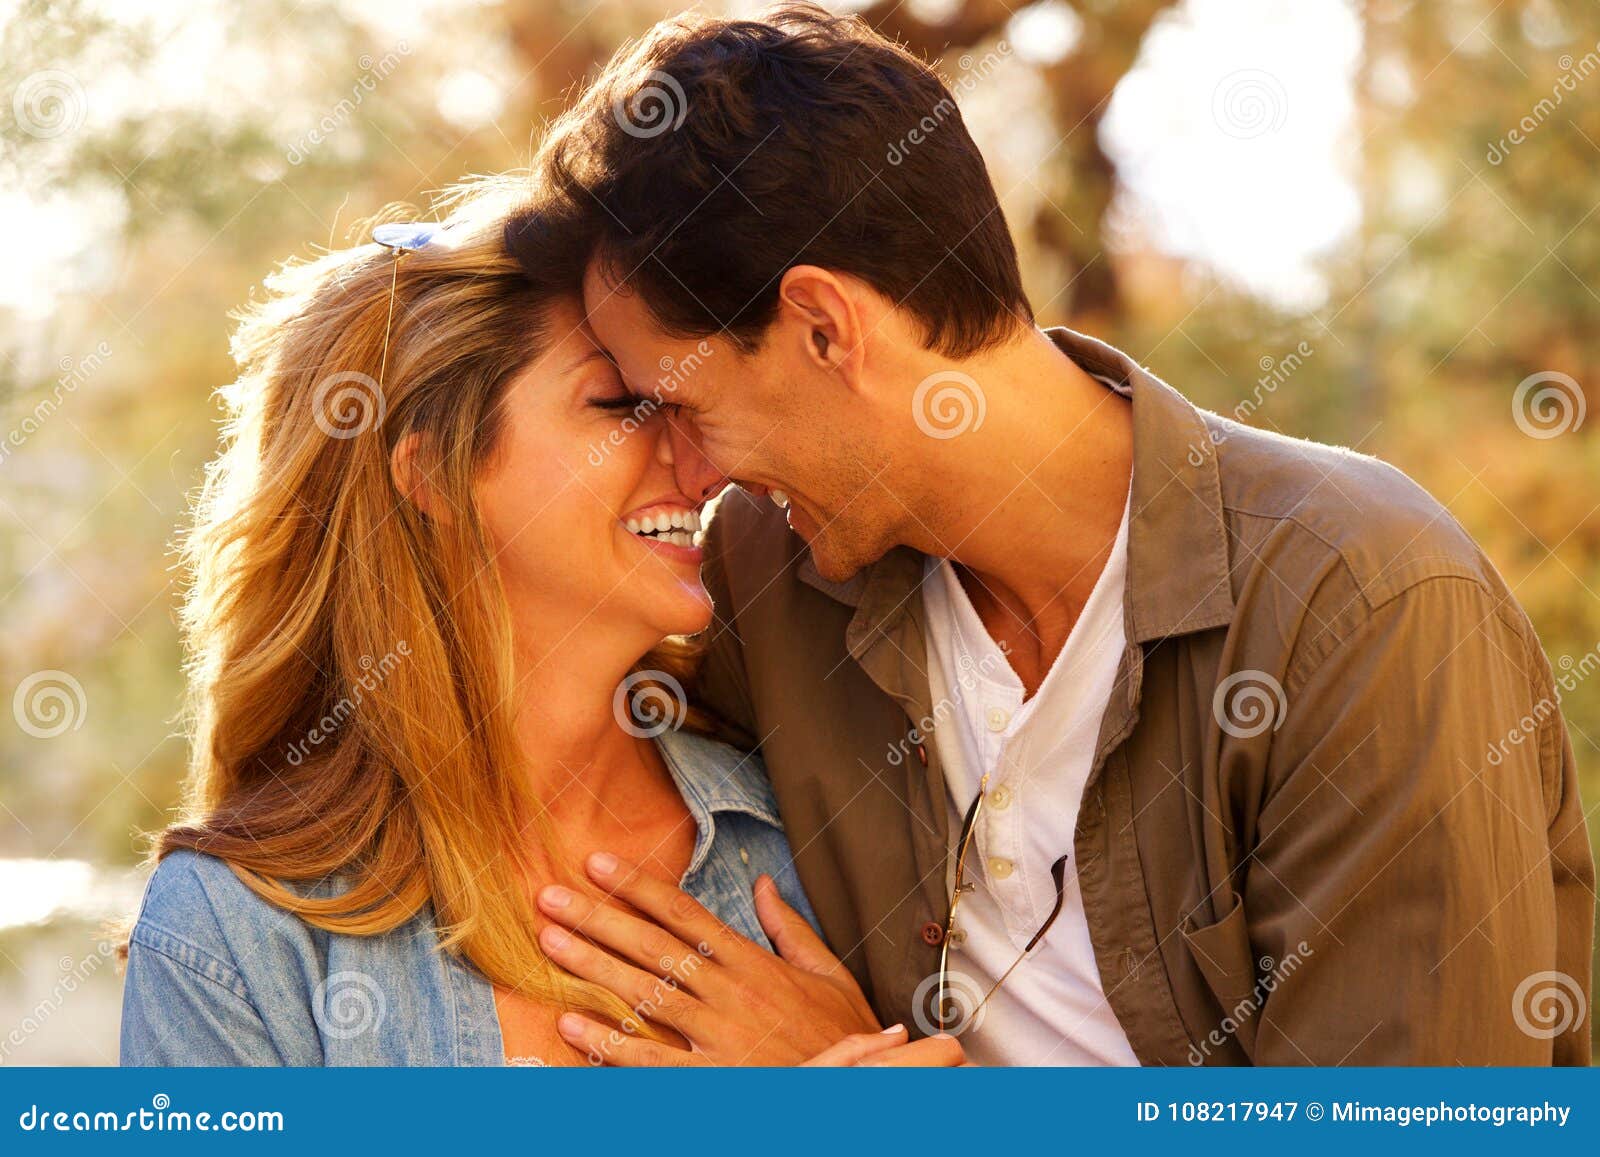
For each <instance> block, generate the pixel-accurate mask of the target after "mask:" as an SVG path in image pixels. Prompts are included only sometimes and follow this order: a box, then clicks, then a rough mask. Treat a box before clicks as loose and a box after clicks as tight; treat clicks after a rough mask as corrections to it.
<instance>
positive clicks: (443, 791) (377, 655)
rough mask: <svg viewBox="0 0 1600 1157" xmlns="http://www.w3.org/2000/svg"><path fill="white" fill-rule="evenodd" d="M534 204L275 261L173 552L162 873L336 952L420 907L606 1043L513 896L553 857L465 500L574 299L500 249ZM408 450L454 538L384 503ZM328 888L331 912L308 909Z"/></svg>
mask: <svg viewBox="0 0 1600 1157" xmlns="http://www.w3.org/2000/svg"><path fill="white" fill-rule="evenodd" d="M527 188H528V186H527V183H526V180H525V179H524V178H521V177H518V176H515V175H512V176H507V177H501V178H495V179H482V180H479V181H476V182H473V183H471V184H469V185H465V186H461V187H458V188H457V189H456V190H454V191H453V192H452V193H450V194H449V195H448V196H447V198H446V199H445V201H444V203H443V208H444V209H445V210H446V211H447V214H448V215H447V217H446V221H447V223H448V225H449V228H448V230H447V231H446V233H444V234H443V235H442V236H443V237H444V238H447V239H448V240H447V243H444V244H430V245H429V246H427V247H425V248H423V249H421V250H418V251H416V252H412V253H407V254H405V255H404V256H402V257H399V258H396V257H395V256H394V255H392V254H391V253H390V252H389V251H387V250H384V249H382V248H380V247H379V246H377V245H366V246H361V247H358V248H353V249H348V250H344V251H339V252H333V253H329V254H327V255H325V256H322V257H320V258H317V259H315V260H309V261H302V262H294V263H290V264H289V265H287V266H285V267H284V268H283V269H282V270H281V271H279V272H278V273H277V274H275V275H274V276H273V277H271V278H269V279H268V281H267V288H268V290H269V294H268V296H267V298H266V299H265V300H264V301H261V302H259V303H257V304H255V305H253V306H252V307H251V308H250V309H249V310H248V311H247V312H246V313H245V314H243V315H242V316H241V318H240V324H239V327H238V329H237V332H236V334H235V338H234V356H235V358H236V360H237V361H238V364H239V366H240V371H241V372H240V375H239V378H238V380H237V381H235V382H234V383H233V384H232V385H230V386H228V387H226V388H225V389H224V390H222V391H221V393H222V397H223V399H224V401H225V403H226V406H227V410H228V414H229V419H228V422H227V426H226V429H225V436H224V445H223V449H222V451H221V453H220V455H219V456H218V458H217V459H216V460H215V461H214V462H213V463H212V464H211V466H210V468H209V470H208V472H207V476H206V481H205V484H204V487H203V489H202V491H201V493H200V495H199V498H198V500H197V503H196V508H195V517H194V524H193V527H192V530H191V531H190V533H189V534H188V535H187V537H186V539H185V542H184V561H185V563H186V564H187V569H188V576H189V588H188V591H187V598H186V601H185V603H184V607H183V627H184V632H185V640H186V644H187V652H188V664H189V667H188V669H189V677H190V684H189V686H190V700H189V712H188V714H189V720H190V727H191V734H192V753H191V767H190V773H189V779H188V783H187V791H186V799H185V811H186V814H185V816H184V818H183V819H182V821H181V822H179V823H177V824H175V825H174V826H172V827H170V828H168V829H167V830H166V831H165V832H163V833H161V835H160V836H159V837H158V840H157V843H156V849H155V854H156V857H157V858H160V857H162V856H165V855H167V854H168V853H170V852H172V851H175V850H177V849H180V848H187V849H192V850H194V851H197V852H203V853H206V854H208V855H212V856H216V857H219V858H221V859H223V860H225V861H226V862H227V863H228V864H230V865H231V866H232V867H233V869H234V871H235V872H236V873H237V874H238V875H239V876H240V877H241V879H243V880H244V882H245V883H246V884H247V885H249V887H250V888H252V889H253V890H254V891H255V892H256V893H257V894H258V895H260V896H262V897H264V898H265V899H267V900H269V901H270V902H272V903H273V904H276V905H277V906H279V907H280V908H283V909H285V910H286V911H289V912H292V913H294V914H295V915H297V916H299V917H301V918H302V919H304V920H306V921H307V922H309V923H310V924H312V925H315V926H316V927H319V928H325V929H328V930H330V931H333V932H340V933H345V934H350V935H377V934H380V933H383V932H387V931H389V930H391V929H394V928H396V927H398V926H399V925H401V924H404V923H405V922H406V921H408V920H410V919H411V918H412V917H413V916H415V915H416V914H417V913H418V912H419V911H421V910H422V909H423V908H424V907H425V906H427V905H431V906H432V910H433V914H434V919H435V921H436V923H437V926H438V928H439V931H440V935H441V939H442V943H443V945H444V947H445V948H446V949H448V950H452V951H456V952H459V953H461V954H462V955H464V956H465V957H466V958H467V959H468V960H470V961H471V962H472V964H473V965H475V966H476V967H477V968H478V969H479V970H480V971H481V972H482V973H483V974H484V975H485V976H487V977H488V978H489V979H490V980H491V981H493V982H494V983H496V984H498V985H501V986H503V987H506V988H510V989H515V990H517V991H519V992H522V993H525V994H527V995H529V996H531V997H534V998H537V999H542V1000H546V1001H550V1002H553V1003H556V1004H559V1005H562V1006H565V1007H572V1008H580V1009H584V1010H588V1011H592V1012H596V1013H600V1014H602V1015H606V1016H609V1017H610V1018H612V1019H613V1020H622V1019H623V1018H625V1017H626V1016H627V1014H628V1009H627V1008H626V1007H625V1005H624V1004H623V1003H622V1002H621V1001H620V1000H618V999H617V998H615V997H613V996H611V995H610V994H609V993H606V992H605V991H604V990H601V989H599V988H597V987H595V986H592V985H588V984H586V983H584V982H581V981H579V980H577V979H576V978H574V977H572V976H570V975H568V974H566V973H564V972H561V971H560V970H558V969H557V968H556V967H555V966H554V965H553V964H551V962H550V961H549V960H548V959H547V958H546V957H545V956H544V954H543V953H542V952H541V951H540V949H539V946H538V941H537V939H536V936H535V923H534V907H533V903H532V898H531V897H532V891H533V881H534V880H535V879H536V878H538V877H540V876H542V877H543V878H542V879H540V880H539V882H541V883H542V882H544V881H546V880H548V879H549V874H550V872H551V870H552V868H555V869H557V870H561V865H562V864H563V863H564V857H563V856H562V855H561V854H560V852H559V849H558V846H557V844H556V834H555V833H554V832H553V831H550V830H549V829H548V825H547V824H546V823H544V822H542V820H541V808H540V801H538V800H537V799H533V798H530V797H531V795H532V792H531V790H530V787H529V782H528V777H527V775H526V773H525V765H524V762H523V756H522V753H521V751H520V750H519V748H518V745H517V743H516V740H515V739H514V734H513V730H512V726H511V715H510V709H511V705H512V703H513V696H514V675H513V663H512V654H513V649H512V631H511V621H510V617H509V614H508V611H507V607H506V601H505V597H504V594H503V592H502V590H501V587H500V583H499V580H498V575H497V571H496V568H495V567H494V565H493V559H492V554H491V550H490V547H489V544H488V542H487V541H486V538H485V534H484V531H483V529H482V526H481V524H480V522H479V519H478V517H477V515H476V512H475V510H474V506H473V502H472V492H471V485H472V480H473V477H474V474H475V472H476V471H477V469H478V468H479V467H480V466H481V465H482V464H483V463H484V462H485V461H486V460H488V459H489V458H490V457H491V455H492V454H493V453H494V452H495V442H496V433H497V426H498V421H497V403H498V400H499V398H500V397H501V395H502V393H503V391H504V388H505V386H506V384H507V381H508V379H510V378H511V377H512V376H514V375H515V373H516V372H517V371H518V370H520V369H521V368H523V367H524V366H525V365H527V364H528V363H529V362H530V361H531V360H532V359H533V358H534V357H535V356H536V355H537V354H538V352H539V351H540V349H541V347H542V346H543V345H544V344H545V343H546V342H547V341H549V340H550V338H551V335H550V334H549V333H548V325H547V316H548V307H549V305H550V304H551V303H552V302H553V301H554V300H555V299H556V298H557V297H558V296H559V295H561V294H562V293H566V292H570V289H569V288H568V287H567V286H566V285H565V284H561V285H558V284H556V283H554V282H552V283H551V284H539V283H537V281H536V280H534V279H532V278H530V277H529V276H528V274H526V273H525V272H524V269H523V266H522V265H520V264H519V263H518V261H517V260H516V259H515V258H513V257H512V256H511V255H510V254H509V253H508V252H507V250H506V245H505V241H504V237H503V228H504V224H505V221H506V219H507V215H508V214H509V212H510V211H511V210H512V209H513V208H514V207H516V205H517V204H518V203H519V199H520V197H521V196H522V195H524V194H525V193H526V190H527ZM397 262H398V264H397ZM391 291H392V302H391ZM386 335H387V341H386V340H385V338H386ZM380 378H381V387H380V384H379V380H380ZM413 433H415V434H418V435H420V436H421V437H420V439H419V444H421V445H423V446H425V447H427V452H426V463H427V467H426V469H427V475H428V481H429V483H430V484H431V487H432V489H433V491H434V493H435V494H436V496H437V497H438V498H439V500H441V501H442V502H444V503H447V504H448V509H449V510H450V511H451V512H452V515H453V516H452V517H449V518H430V517H427V516H425V515H424V514H423V513H421V512H419V510H418V509H417V508H416V507H415V506H414V505H413V504H412V503H411V502H410V501H408V500H407V499H406V498H405V497H404V496H403V495H401V494H400V492H399V491H398V490H397V488H396V487H395V485H394V483H393V481H392V478H391V470H390V461H391V453H392V451H393V450H394V447H395V445H396V443H397V442H398V441H399V440H400V439H401V438H403V437H405V436H406V435H408V434H413ZM692 665H693V654H692V648H691V647H690V646H689V645H688V644H687V643H686V642H684V641H681V640H678V641H669V643H668V644H666V645H663V647H661V648H660V649H658V650H657V651H655V652H652V654H650V655H649V656H647V657H646V660H645V662H644V663H642V664H641V667H648V668H651V669H653V670H657V671H665V672H667V673H669V674H671V675H673V677H675V678H677V679H679V680H680V682H682V683H688V682H689V678H690V675H691V673H692ZM536 850H542V851H543V852H544V854H543V855H539V856H536V854H535V852H536ZM329 878H337V880H338V882H339V884H340V885H341V888H342V890H340V891H338V893H337V894H336V895H331V896H330V895H328V894H327V889H321V890H316V891H315V892H313V890H311V889H308V888H307V887H305V886H304V885H307V884H310V883H312V882H315V881H323V880H327V879H329ZM565 882H567V883H569V884H571V885H573V886H575V887H580V888H581V887H586V885H585V883H584V882H583V881H582V880H581V879H568V880H566V881H565Z"/></svg>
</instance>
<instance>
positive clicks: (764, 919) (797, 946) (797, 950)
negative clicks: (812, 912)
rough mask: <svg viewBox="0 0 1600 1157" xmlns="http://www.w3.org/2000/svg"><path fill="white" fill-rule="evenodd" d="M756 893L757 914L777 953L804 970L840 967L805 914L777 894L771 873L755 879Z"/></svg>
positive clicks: (827, 969) (827, 970) (816, 970)
mask: <svg viewBox="0 0 1600 1157" xmlns="http://www.w3.org/2000/svg"><path fill="white" fill-rule="evenodd" d="M755 895H756V916H757V918H758V919H760V921H761V928H762V930H763V931H764V932H766V934H767V938H768V939H770V940H771V941H772V946H773V947H774V948H776V949H777V950H778V955H779V956H781V957H783V958H784V959H785V960H787V961H788V962H789V963H790V964H792V965H794V966H795V967H796V968H804V969H805V970H806V971H807V972H822V973H831V972H832V971H834V969H836V968H838V967H839V958H838V957H837V956H835V955H834V954H833V953H832V952H830V951H829V950H828V946H827V945H826V944H824V943H823V941H822V937H820V936H818V935H817V934H816V932H815V931H814V930H813V929H812V927H811V925H810V924H807V923H806V918H805V917H804V916H802V915H800V913H798V912H796V911H795V910H794V909H793V908H791V907H789V905H788V904H787V903H786V902H785V901H784V898H783V897H782V896H781V895H779V894H778V885H777V884H775V883H773V882H772V877H771V876H767V875H762V876H760V877H758V878H757V879H756V887H755Z"/></svg>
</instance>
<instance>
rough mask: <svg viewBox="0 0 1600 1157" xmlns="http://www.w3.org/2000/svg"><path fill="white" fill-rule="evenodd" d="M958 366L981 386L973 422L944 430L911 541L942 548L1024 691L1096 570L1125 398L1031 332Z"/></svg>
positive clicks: (1127, 419)
mask: <svg viewBox="0 0 1600 1157" xmlns="http://www.w3.org/2000/svg"><path fill="white" fill-rule="evenodd" d="M983 361H984V364H983V365H981V366H973V367H971V368H970V369H968V371H967V372H969V373H970V374H971V376H972V377H973V378H974V379H975V380H976V381H978V382H979V383H980V385H983V386H984V387H985V389H986V391H987V394H988V397H987V416H986V419H985V421H984V424H983V425H982V427H981V428H980V429H978V430H976V431H972V432H971V433H970V435H963V436H962V437H960V438H956V439H953V440H952V441H951V444H950V445H949V450H950V453H949V454H948V455H944V456H941V461H940V469H941V472H942V474H943V477H942V478H941V479H940V480H939V481H938V486H939V488H940V489H941V490H943V491H944V492H945V493H946V494H954V495H960V496H961V501H960V502H959V504H951V503H949V502H940V503H935V504H934V509H936V510H937V511H938V512H939V521H940V523H941V524H942V525H939V526H934V527H932V528H931V529H932V530H933V532H934V535H933V537H934V538H935V539H936V540H937V541H935V542H934V543H932V548H931V549H930V548H929V546H928V545H924V544H918V545H921V546H922V548H923V549H924V550H927V551H928V553H934V554H945V555H948V556H950V557H951V559H952V561H953V563H954V564H955V565H956V573H957V574H958V575H959V576H960V578H961V581H962V585H963V586H964V587H965V589H966V591H967V594H968V596H969V597H970V598H971V599H972V604H973V607H974V609H975V610H976V611H977V612H978V615H979V617H980V618H981V619H982V620H983V624H984V626H985V628H987V629H988V631H989V634H990V635H991V636H992V637H993V638H994V639H995V641H996V642H997V643H1001V644H1003V645H1004V646H1005V648H1006V650H1007V654H1008V657H1009V658H1010V660H1011V666H1012V668H1013V670H1015V671H1016V673H1017V675H1018V677H1019V678H1021V680H1022V683H1023V686H1024V688H1025V689H1026V691H1027V693H1028V694H1029V695H1032V694H1033V692H1034V691H1035V690H1036V689H1037V688H1038V686H1039V684H1040V683H1041V682H1042V681H1043V679H1044V675H1045V673H1046V672H1047V671H1048V670H1049V669H1050V665H1051V664H1052V663H1053V662H1054V661H1055V658H1056V656H1057V655H1058V654H1060V652H1061V648H1062V646H1063V645H1064V644H1065V643H1066V640H1067V636H1068V635H1069V634H1070V633H1071V631H1072V627H1073V624H1074V623H1076V622H1077V620H1078V616H1079V614H1080V613H1081V612H1082V610H1083V606H1084V603H1085V602H1086V601H1087V600H1088V598H1089V594H1090V592H1091V591H1093V589H1094V585H1095V582H1096V581H1097V580H1098V579H1099V577H1100V573H1101V571H1102V570H1104V568H1105V564H1106V560H1107V559H1108V558H1109V557H1110V555H1111V549H1112V546H1113V544H1114V542H1115V541H1116V536H1117V531H1118V529H1119V527H1120V526H1121V523H1122V513H1123V510H1124V507H1125V506H1126V503H1127V499H1128V486H1129V479H1130V477H1131V474H1132V470H1133V413H1132V406H1131V404H1130V403H1129V401H1128V400H1127V399H1126V398H1124V397H1123V396H1121V395H1120V394H1117V393H1115V392H1114V391H1112V390H1110V389H1108V388H1106V387H1105V386H1104V385H1102V384H1101V383H1100V382H1098V381H1097V380H1095V379H1094V378H1093V377H1091V376H1090V375H1089V374H1088V373H1086V372H1085V371H1084V370H1083V369H1082V368H1080V367H1079V366H1078V365H1077V364H1076V363H1075V362H1073V361H1072V359H1070V358H1069V357H1067V355H1066V354H1064V353H1062V352H1061V350H1060V349H1059V348H1058V347H1057V346H1056V345H1055V343H1054V342H1052V341H1050V339H1049V338H1048V337H1046V336H1045V335H1044V334H1043V333H1041V332H1039V331H1031V333H1030V335H1029V336H1028V337H1026V338H1024V339H1022V340H1019V341H1017V342H1014V343H1010V344H1008V345H1007V346H1005V347H1003V348H1002V349H1001V350H999V351H997V352H996V353H994V354H992V355H989V356H986V357H985V358H984V359H983Z"/></svg>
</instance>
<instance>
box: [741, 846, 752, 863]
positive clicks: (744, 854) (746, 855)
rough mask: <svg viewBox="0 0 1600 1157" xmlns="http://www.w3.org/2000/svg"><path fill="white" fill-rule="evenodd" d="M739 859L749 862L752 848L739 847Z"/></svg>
mask: <svg viewBox="0 0 1600 1157" xmlns="http://www.w3.org/2000/svg"><path fill="white" fill-rule="evenodd" d="M739 859H740V860H742V861H743V862H744V863H746V864H748V863H749V862H750V849H749V848H740V849H739Z"/></svg>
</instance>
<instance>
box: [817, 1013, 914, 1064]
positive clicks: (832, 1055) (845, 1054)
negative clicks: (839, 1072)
mask: <svg viewBox="0 0 1600 1157" xmlns="http://www.w3.org/2000/svg"><path fill="white" fill-rule="evenodd" d="M905 1043H906V1026H905V1025H903V1024H897V1025H895V1026H894V1027H892V1028H886V1029H884V1030H883V1031H882V1032H858V1033H851V1034H850V1035H849V1036H847V1037H845V1038H844V1039H843V1040H842V1041H840V1042H839V1043H838V1044H836V1045H833V1046H832V1047H831V1048H826V1049H823V1050H822V1051H821V1052H820V1053H818V1054H817V1055H816V1056H814V1057H812V1058H811V1059H810V1060H809V1061H805V1062H803V1063H802V1064H801V1066H800V1067H801V1068H826V1067H836V1068H838V1067H848V1066H850V1065H855V1064H859V1063H860V1062H861V1061H864V1060H865V1059H866V1058H868V1057H870V1056H874V1055H876V1054H878V1053H882V1052H884V1051H885V1050H887V1049H893V1048H898V1047H899V1046H901V1045H903V1044H905Z"/></svg>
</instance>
